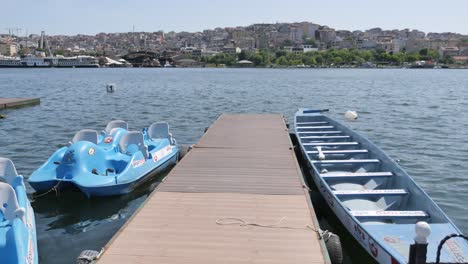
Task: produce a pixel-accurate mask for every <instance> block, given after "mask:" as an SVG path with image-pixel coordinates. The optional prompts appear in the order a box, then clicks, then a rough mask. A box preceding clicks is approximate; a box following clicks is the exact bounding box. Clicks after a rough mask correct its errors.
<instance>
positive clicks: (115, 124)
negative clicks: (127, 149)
mask: <svg viewBox="0 0 468 264" xmlns="http://www.w3.org/2000/svg"><path fill="white" fill-rule="evenodd" d="M114 128H123V129H125V130H128V123H127V122H125V121H123V120H112V121H110V122H109V123H107V126H106V128H105V129H104V131H105V132H106V133H107V134H112V133H111V132H112V129H114Z"/></svg>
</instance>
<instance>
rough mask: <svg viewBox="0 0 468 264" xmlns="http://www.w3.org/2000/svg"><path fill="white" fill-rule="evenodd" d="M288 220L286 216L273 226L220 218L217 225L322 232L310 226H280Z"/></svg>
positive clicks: (231, 218)
mask: <svg viewBox="0 0 468 264" xmlns="http://www.w3.org/2000/svg"><path fill="white" fill-rule="evenodd" d="M284 219H286V216H283V217H282V218H281V219H280V220H279V221H278V222H276V223H274V224H271V225H264V224H258V223H249V222H247V221H245V220H243V219H240V218H236V217H223V218H218V219H217V220H216V224H217V225H238V226H255V227H263V228H282V229H310V230H312V231H314V232H316V233H319V234H320V232H319V231H318V230H317V229H315V228H314V227H312V226H310V225H306V226H304V227H294V226H279V224H281V222H283V220H284Z"/></svg>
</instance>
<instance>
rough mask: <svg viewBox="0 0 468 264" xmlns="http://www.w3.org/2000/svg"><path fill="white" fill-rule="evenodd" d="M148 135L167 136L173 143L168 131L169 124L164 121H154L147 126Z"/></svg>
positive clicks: (151, 136) (155, 136)
mask: <svg viewBox="0 0 468 264" xmlns="http://www.w3.org/2000/svg"><path fill="white" fill-rule="evenodd" d="M148 136H149V137H150V138H151V139H158V138H167V139H168V140H169V142H170V143H171V144H173V140H172V135H171V133H169V124H167V123H166V122H155V123H153V124H151V126H150V127H149V128H148Z"/></svg>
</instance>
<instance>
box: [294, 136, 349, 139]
mask: <svg viewBox="0 0 468 264" xmlns="http://www.w3.org/2000/svg"><path fill="white" fill-rule="evenodd" d="M300 138H301V139H347V138H351V137H350V136H303V137H300Z"/></svg>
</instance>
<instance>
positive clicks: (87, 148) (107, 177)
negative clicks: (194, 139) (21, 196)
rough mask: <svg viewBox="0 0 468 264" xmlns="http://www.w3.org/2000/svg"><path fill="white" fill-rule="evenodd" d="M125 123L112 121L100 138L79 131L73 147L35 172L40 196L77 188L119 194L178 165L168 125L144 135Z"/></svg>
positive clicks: (91, 193) (88, 192)
mask: <svg viewBox="0 0 468 264" xmlns="http://www.w3.org/2000/svg"><path fill="white" fill-rule="evenodd" d="M122 122H123V121H119V122H117V123H113V124H111V123H112V122H111V123H109V125H108V126H107V127H106V130H105V131H103V132H102V133H101V134H100V135H99V134H98V133H97V131H95V130H89V129H85V130H81V131H79V132H78V133H77V134H76V135H75V136H74V137H73V140H72V142H70V145H69V146H68V147H63V148H61V149H59V150H57V151H56V152H55V153H54V154H53V155H52V156H51V157H50V158H49V159H48V160H47V162H46V163H44V164H43V165H42V166H41V167H40V168H39V169H37V170H36V171H35V172H33V174H32V175H31V177H29V183H30V184H31V186H32V187H33V188H34V189H35V190H36V191H38V192H46V191H49V190H52V189H64V188H67V187H70V186H72V185H73V186H75V187H77V188H78V189H80V190H81V191H82V192H83V193H84V194H85V195H86V196H88V197H91V196H110V195H120V194H126V193H129V192H131V191H132V190H133V189H134V188H135V187H136V186H137V185H138V184H140V183H141V182H143V181H144V180H146V179H147V178H148V177H149V176H150V175H153V174H155V173H158V172H160V171H162V170H164V169H166V168H167V167H169V166H170V165H172V164H175V163H176V162H177V160H178V156H179V148H178V146H177V143H176V140H175V139H173V138H172V135H171V134H170V133H169V125H168V124H167V123H165V122H156V123H153V124H152V125H151V126H149V127H148V128H144V129H143V130H142V131H141V132H140V131H128V130H127V129H126V128H127V126H126V123H124V122H123V123H122Z"/></svg>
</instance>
